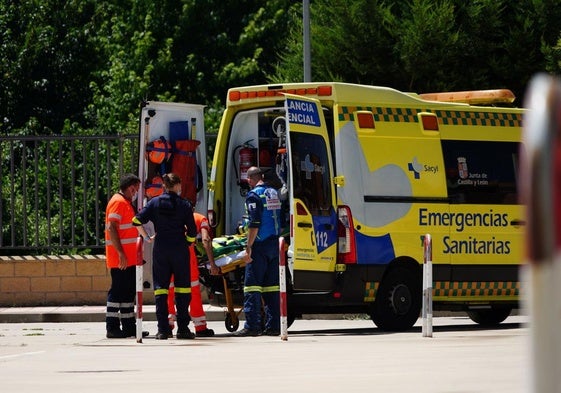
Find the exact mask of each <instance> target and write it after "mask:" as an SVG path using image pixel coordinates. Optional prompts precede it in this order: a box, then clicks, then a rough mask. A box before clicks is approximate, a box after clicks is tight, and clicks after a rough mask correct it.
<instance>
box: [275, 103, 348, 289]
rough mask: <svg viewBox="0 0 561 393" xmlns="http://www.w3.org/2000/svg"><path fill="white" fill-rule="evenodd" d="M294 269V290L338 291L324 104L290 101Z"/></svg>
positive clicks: (333, 201) (332, 188) (288, 124)
mask: <svg viewBox="0 0 561 393" xmlns="http://www.w3.org/2000/svg"><path fill="white" fill-rule="evenodd" d="M285 97H286V98H285V109H286V129H287V148H288V154H289V159H288V166H289V168H288V173H289V195H290V226H291V227H290V248H289V255H290V256H291V259H290V264H291V267H292V271H293V273H292V274H293V285H294V289H295V290H307V291H318V292H320V291H331V290H333V289H334V287H335V273H334V271H335V262H336V259H337V209H336V203H337V201H336V194H335V186H334V182H333V160H332V157H331V150H330V148H329V138H328V133H327V128H326V123H325V118H324V115H323V109H322V106H321V103H320V102H319V101H318V100H315V99H312V98H308V97H302V96H297V95H291V94H286V95H285Z"/></svg>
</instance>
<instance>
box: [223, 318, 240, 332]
mask: <svg viewBox="0 0 561 393" xmlns="http://www.w3.org/2000/svg"><path fill="white" fill-rule="evenodd" d="M224 325H226V330H227V331H229V332H230V333H231V332H235V331H236V330H238V328H239V327H240V320H239V319H238V317H237V316H232V314H226V319H225V320H224Z"/></svg>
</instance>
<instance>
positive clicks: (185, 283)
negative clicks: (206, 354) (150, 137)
mask: <svg viewBox="0 0 561 393" xmlns="http://www.w3.org/2000/svg"><path fill="white" fill-rule="evenodd" d="M163 182H164V184H163V185H164V192H163V194H161V195H160V196H157V197H155V198H153V199H151V200H150V201H149V202H148V203H147V204H146V206H145V207H144V208H143V209H142V211H141V212H139V213H138V214H137V215H136V216H135V217H134V219H133V224H134V225H136V226H137V227H138V230H139V232H140V234H141V235H142V236H144V237H145V238H146V237H147V236H148V234H147V233H146V231H145V229H144V228H143V227H142V224H146V223H147V222H148V221H152V223H153V224H154V230H155V232H156V234H155V238H154V248H153V254H152V276H153V279H154V295H155V298H156V318H157V320H158V333H157V334H156V339H158V340H166V339H167V338H168V336H169V335H170V331H169V321H168V299H167V298H168V290H169V284H170V281H171V276H172V275H173V276H174V284H175V302H176V306H177V336H176V337H177V338H178V339H194V338H195V334H194V333H192V332H191V331H190V330H189V327H188V325H189V322H190V320H191V318H190V316H189V303H190V302H191V275H190V268H189V245H190V244H191V243H193V242H194V241H195V238H196V236H197V227H196V225H195V220H194V218H193V208H192V207H191V203H189V201H187V200H186V199H183V198H181V197H180V195H181V178H180V177H179V176H178V175H177V174H175V173H168V174H165V175H164V176H163Z"/></svg>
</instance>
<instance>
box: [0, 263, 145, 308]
mask: <svg viewBox="0 0 561 393" xmlns="http://www.w3.org/2000/svg"><path fill="white" fill-rule="evenodd" d="M110 283H111V275H110V274H109V270H108V269H107V268H106V266H105V255H87V256H79V255H60V256H59V255H50V256H37V257H32V256H24V257H5V256H0V307H26V306H33V307H36V306H82V305H104V304H105V303H106V301H107V290H108V289H109V286H110ZM143 302H144V303H146V304H153V302H154V295H153V291H152V290H148V291H144V293H143Z"/></svg>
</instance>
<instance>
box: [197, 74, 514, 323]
mask: <svg viewBox="0 0 561 393" xmlns="http://www.w3.org/2000/svg"><path fill="white" fill-rule="evenodd" d="M513 101H514V96H513V95H512V93H511V92H510V91H509V90H485V91H466V92H450V93H435V94H414V93H405V92H400V91H397V90H394V89H391V88H385V87H376V86H364V85H354V84H346V83H297V84H285V85H262V86H250V87H240V88H232V89H230V90H229V91H228V96H227V106H226V110H225V112H224V115H223V118H222V122H221V125H220V130H219V133H218V137H217V141H216V147H215V153H214V159H213V165H212V171H211V177H210V181H209V194H208V207H209V211H208V213H209V219H210V220H211V222H212V225H213V226H214V227H215V231H216V235H217V236H221V235H226V234H231V233H235V232H236V231H237V228H238V227H239V226H240V224H241V223H243V219H244V214H245V212H244V198H245V195H246V193H247V191H248V184H247V169H248V168H249V167H250V166H252V165H257V166H259V167H261V168H262V169H264V170H266V171H267V176H266V179H267V181H269V182H270V183H272V184H273V185H275V187H277V188H279V190H281V195H283V196H285V197H286V201H285V204H286V211H287V213H289V214H288V217H289V219H288V220H287V223H286V225H287V231H288V232H287V233H288V234H287V243H288V244H289V246H288V250H287V257H288V267H289V269H288V270H289V274H288V275H287V277H288V283H287V284H288V288H289V291H288V301H287V304H288V316H289V323H290V322H291V321H293V320H294V318H297V317H298V316H300V315H302V314H304V313H305V314H310V313H366V314H369V315H370V316H371V318H372V320H373V321H374V323H375V324H376V325H377V326H378V327H379V328H381V329H384V330H404V329H408V328H410V327H412V326H413V325H414V323H415V322H416V320H417V319H418V317H419V313H420V309H421V301H422V264H423V262H424V261H423V259H424V247H423V245H424V238H425V235H427V234H429V235H430V236H431V239H432V258H431V259H432V266H433V283H432V288H433V301H434V305H433V308H434V310H463V311H466V312H467V313H468V315H469V317H470V318H471V319H472V320H473V321H475V322H477V323H480V324H497V323H500V322H502V321H503V320H504V319H506V318H507V317H508V316H509V314H510V312H511V311H512V310H513V309H515V308H517V307H518V305H519V295H520V293H519V291H520V280H519V267H520V264H521V262H522V241H523V238H522V236H523V229H524V222H523V207H522V206H521V205H520V204H519V202H518V197H517V183H518V181H519V179H518V164H519V150H520V138H521V119H522V114H523V110H522V109H517V108H513V107H512V103H513ZM242 225H243V224H242Z"/></svg>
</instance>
